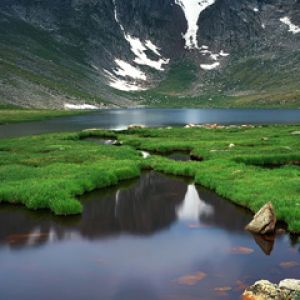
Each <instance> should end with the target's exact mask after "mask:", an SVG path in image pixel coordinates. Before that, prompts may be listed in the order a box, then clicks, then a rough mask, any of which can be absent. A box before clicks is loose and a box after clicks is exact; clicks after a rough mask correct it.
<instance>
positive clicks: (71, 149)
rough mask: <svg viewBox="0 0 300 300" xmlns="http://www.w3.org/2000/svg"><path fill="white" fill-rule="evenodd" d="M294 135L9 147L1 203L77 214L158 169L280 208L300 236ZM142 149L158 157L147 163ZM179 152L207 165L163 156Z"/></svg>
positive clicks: (140, 133) (186, 135) (57, 139)
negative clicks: (90, 201) (107, 191)
mask: <svg viewBox="0 0 300 300" xmlns="http://www.w3.org/2000/svg"><path fill="white" fill-rule="evenodd" d="M294 131H300V126H296V125H295V126H259V127H255V128H237V127H226V128H223V129H206V128H193V129H185V128H173V129H139V130H130V131H123V132H112V131H102V130H99V131H84V132H77V133H60V134H47V135H40V136H33V137H24V138H17V139H7V140H1V142H0V201H3V202H9V203H22V204H24V205H26V207H28V208H30V209H50V210H51V211H53V212H54V213H55V214H63V215H68V214H77V213H80V212H81V211H82V206H81V204H80V202H78V201H77V200H76V197H77V196H78V195H81V194H83V193H85V192H88V191H92V190H94V189H96V188H102V187H106V186H109V185H114V184H117V183H118V182H119V181H120V180H124V179H129V178H134V177H137V176H139V174H140V172H141V171H142V170H143V169H154V170H156V171H160V172H164V173H167V174H173V175H180V176H189V177H192V178H194V180H195V182H196V183H197V184H201V185H203V186H205V187H207V188H210V189H212V190H214V191H216V193H218V194H219V195H221V196H223V197H224V198H226V199H228V200H231V201H233V202H234V203H236V204H238V205H241V206H244V207H247V208H249V209H250V210H251V211H253V212H256V211H258V210H259V209H260V207H261V206H262V205H264V204H265V203H266V202H269V201H272V203H273V205H274V207H275V210H276V214H277V217H278V219H279V220H282V221H285V222H286V223H287V224H288V228H289V230H290V231H292V232H300V167H299V166H296V165H294V164H295V163H299V161H300V151H299V149H300V136H299V135H296V134H292V133H293V132H294ZM87 136H99V137H107V138H118V139H119V140H121V141H122V142H123V143H124V145H123V146H121V147H116V146H109V145H99V144H95V143H93V142H89V141H85V140H84V138H85V137H87ZM230 144H234V147H229V145H230ZM139 149H143V150H148V151H153V152H154V151H155V153H157V155H152V156H150V157H149V158H147V159H143V158H142V157H141V155H140V153H139V151H138V150H139ZM174 150H188V151H191V152H192V153H193V154H194V155H195V156H198V157H201V158H202V159H203V161H202V162H194V161H192V162H178V161H172V160H170V159H168V158H165V157H164V156H163V155H164V153H167V152H169V151H174ZM269 165H274V166H275V165H278V168H273V169H271V168H269Z"/></svg>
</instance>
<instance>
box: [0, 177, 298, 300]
mask: <svg viewBox="0 0 300 300" xmlns="http://www.w3.org/2000/svg"><path fill="white" fill-rule="evenodd" d="M81 201H82V203H83V204H84V212H83V215H82V216H78V217H68V218H58V217H54V216H53V215H51V214H49V213H47V212H36V213H35V212H31V211H28V210H26V209H24V208H22V207H13V206H5V205H1V206H0V222H1V224H0V266H1V268H0V295H1V297H0V298H1V299H14V300H19V299H22V300H29V299H30V300H35V299H43V300H48V299H49V300H50V299H51V300H52V299H65V300H68V299H72V300H74V299H90V300H94V299H97V300H99V299H101V300H106V299H107V300H141V299H143V300H199V299H201V300H214V299H230V300H234V299H240V295H241V293H242V291H243V290H244V288H245V287H246V286H247V285H249V284H252V283H253V282H254V281H256V280H258V279H261V277H262V276H263V277H264V278H265V279H269V280H271V281H274V282H278V281H280V280H281V279H284V278H299V277H300V264H299V261H300V260H299V258H300V253H299V251H300V245H299V244H297V237H293V236H289V235H287V234H284V233H283V232H282V231H281V232H278V233H277V236H276V238H275V239H274V240H273V239H272V238H269V239H268V240H262V239H260V238H259V237H254V236H252V235H251V234H249V233H247V232H245V231H244V226H245V225H246V224H247V222H249V220H250V219H251V214H250V213H249V212H247V211H246V210H244V209H242V208H240V207H237V206H234V205H233V204H232V203H230V202H229V201H225V200H224V199H222V198H220V197H218V196H216V194H214V193H213V192H210V191H208V190H206V189H203V188H201V187H198V186H195V185H194V184H193V182H191V181H188V180H186V179H181V178H175V177H169V176H166V175H162V174H158V173H155V172H147V173H144V174H143V175H142V176H141V177H140V178H139V179H137V180H134V181H130V182H126V183H123V184H122V185H120V186H118V187H114V188H110V189H105V190H100V191H94V192H92V193H89V194H87V195H85V196H83V197H82V198H81Z"/></svg>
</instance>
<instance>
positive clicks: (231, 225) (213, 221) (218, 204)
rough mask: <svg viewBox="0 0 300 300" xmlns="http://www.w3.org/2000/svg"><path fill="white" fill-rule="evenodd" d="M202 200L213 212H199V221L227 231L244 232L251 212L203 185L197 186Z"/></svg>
mask: <svg viewBox="0 0 300 300" xmlns="http://www.w3.org/2000/svg"><path fill="white" fill-rule="evenodd" d="M197 190H198V194H199V197H200V199H201V201H202V202H204V203H206V204H207V205H210V206H212V207H213V213H210V214H208V213H206V212H205V211H204V212H203V213H200V216H199V220H200V222H201V223H203V224H206V225H211V226H216V227H220V228H222V229H225V230H228V231H235V232H244V228H245V226H246V224H248V223H249V222H250V220H251V218H252V216H251V214H250V213H249V212H248V211H247V210H245V209H243V208H242V207H238V206H236V205H234V204H233V203H231V202H230V201H226V200H224V199H223V198H221V197H219V196H218V195H217V194H215V193H214V192H212V191H209V190H207V189H205V188H203V187H197Z"/></svg>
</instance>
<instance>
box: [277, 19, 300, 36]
mask: <svg viewBox="0 0 300 300" xmlns="http://www.w3.org/2000/svg"><path fill="white" fill-rule="evenodd" d="M280 21H281V22H282V23H284V24H285V25H288V26H289V32H292V33H293V34H296V33H300V27H299V26H297V25H295V24H293V23H292V21H291V19H290V18H289V17H283V18H281V19H280Z"/></svg>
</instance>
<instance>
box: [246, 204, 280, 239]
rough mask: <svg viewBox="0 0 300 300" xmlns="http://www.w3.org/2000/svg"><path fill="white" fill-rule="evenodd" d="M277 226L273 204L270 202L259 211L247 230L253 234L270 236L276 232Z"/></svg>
mask: <svg viewBox="0 0 300 300" xmlns="http://www.w3.org/2000/svg"><path fill="white" fill-rule="evenodd" d="M275 225H276V216H275V211H274V208H273V205H272V203H271V202H269V203H267V204H266V205H264V206H263V207H262V208H261V209H260V210H259V211H258V213H257V214H256V215H255V216H254V218H253V220H252V221H251V222H250V223H249V224H248V225H247V226H246V228H245V229H246V230H248V231H250V232H253V233H258V234H268V233H272V232H274V230H275Z"/></svg>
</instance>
